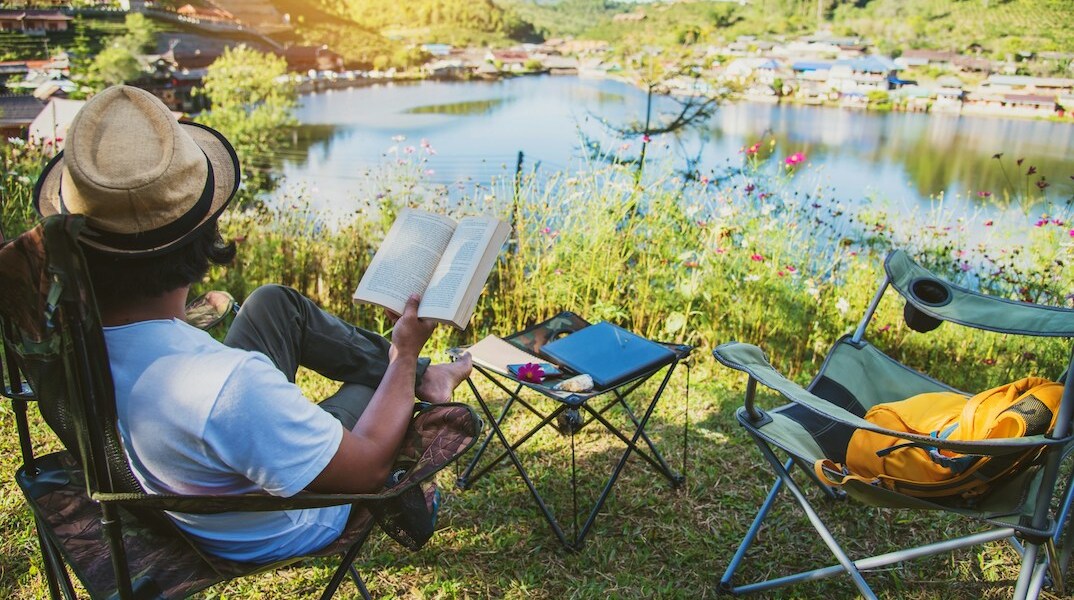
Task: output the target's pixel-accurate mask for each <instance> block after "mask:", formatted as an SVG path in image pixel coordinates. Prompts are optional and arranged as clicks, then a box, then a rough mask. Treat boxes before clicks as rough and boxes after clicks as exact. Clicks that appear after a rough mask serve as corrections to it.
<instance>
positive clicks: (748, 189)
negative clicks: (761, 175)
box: [745, 183, 757, 194]
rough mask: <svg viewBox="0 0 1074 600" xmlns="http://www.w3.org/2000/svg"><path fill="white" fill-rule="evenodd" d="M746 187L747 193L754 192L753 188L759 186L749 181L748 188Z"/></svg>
mask: <svg viewBox="0 0 1074 600" xmlns="http://www.w3.org/2000/svg"><path fill="white" fill-rule="evenodd" d="M745 189H746V193H747V194H752V193H753V190H755V189H757V188H755V187H754V185H753V184H752V183H747V184H746V188H745Z"/></svg>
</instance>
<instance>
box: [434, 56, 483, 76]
mask: <svg viewBox="0 0 1074 600" xmlns="http://www.w3.org/2000/svg"><path fill="white" fill-rule="evenodd" d="M422 70H423V71H424V72H425V76H426V77H428V78H430V79H466V78H467V77H469V76H470V75H471V74H472V73H473V72H474V69H472V68H471V67H469V66H467V65H466V63H465V62H464V61H463V60H462V59H461V58H450V59H441V60H434V61H433V62H430V63H426V64H425V65H424V66H422Z"/></svg>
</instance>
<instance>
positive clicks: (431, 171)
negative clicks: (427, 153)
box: [425, 169, 436, 177]
mask: <svg viewBox="0 0 1074 600" xmlns="http://www.w3.org/2000/svg"><path fill="white" fill-rule="evenodd" d="M433 175H436V171H435V170H434V169H425V176H426V177H432V176H433Z"/></svg>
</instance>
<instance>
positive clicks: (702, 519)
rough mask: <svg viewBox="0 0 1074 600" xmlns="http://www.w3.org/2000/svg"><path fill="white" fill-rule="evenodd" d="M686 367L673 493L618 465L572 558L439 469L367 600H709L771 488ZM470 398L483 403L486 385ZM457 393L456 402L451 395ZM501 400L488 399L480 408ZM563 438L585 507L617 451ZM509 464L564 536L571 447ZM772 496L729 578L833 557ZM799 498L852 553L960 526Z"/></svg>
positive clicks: (827, 592) (716, 386)
mask: <svg viewBox="0 0 1074 600" xmlns="http://www.w3.org/2000/svg"><path fill="white" fill-rule="evenodd" d="M696 359H697V361H698V362H699V363H700V364H699V365H698V366H696V367H695V368H694V369H693V372H692V373H691V385H690V393H689V400H690V401H689V411H688V412H687V403H686V393H685V391H686V390H685V387H684V386H685V371H680V372H679V373H678V374H677V375H676V377H675V378H674V380H673V386H672V387H671V388H670V389H669V390H668V391H667V392H666V393H665V396H664V398H663V402H662V403H661V405H660V406H659V408H658V409H657V411H656V412H655V414H654V416H653V418H652V423H651V425H650V433H651V435H652V437H653V439H654V441H655V442H656V443H657V444H658V445H660V447H661V448H662V449H663V450H664V452H665V453H666V457H667V459H668V460H669V462H670V463H671V465H672V467H673V468H674V469H676V470H679V469H681V467H682V434H683V424H684V419H685V418H686V417H687V416H688V417H689V419H690V421H691V430H690V431H691V433H690V438H689V458H688V463H687V469H686V475H687V483H686V484H685V485H684V486H683V488H681V489H679V490H673V489H671V488H670V487H669V486H668V485H667V484H666V482H665V481H664V480H663V479H662V478H661V477H660V476H658V475H657V474H656V473H655V472H654V471H653V470H652V469H651V468H650V467H649V466H648V465H647V464H646V463H644V462H642V461H641V460H639V459H637V458H632V459H630V461H629V462H628V464H627V466H626V468H625V469H624V471H623V475H622V477H621V478H620V480H619V481H618V482H617V484H616V486H615V488H614V490H613V492H612V494H611V496H610V497H609V499H608V502H607V504H606V505H605V508H604V509H603V510H602V511H601V514H600V515H599V517H598V518H597V520H596V522H595V524H594V526H593V529H592V531H591V532H590V534H589V537H588V539H587V540H586V543H585V545H584V547H583V549H582V550H581V551H580V552H576V553H571V552H567V551H565V550H564V549H563V548H562V547H560V546H559V544H558V542H557V541H556V539H555V537H554V535H553V534H552V531H551V530H550V529H549V527H548V526H547V524H546V523H545V521H544V519H543V518H542V517H541V516H540V515H539V513H538V512H537V509H536V507H535V505H534V504H533V500H532V499H531V497H530V495H529V493H528V491H527V490H526V488H525V487H524V485H523V484H522V482H521V480H520V479H519V477H518V475H517V474H516V473H515V471H514V470H513V469H512V468H511V467H509V466H506V467H502V468H497V469H494V470H493V471H492V472H490V473H489V474H488V475H487V476H486V477H485V478H483V479H481V480H479V481H478V482H476V483H475V484H474V485H473V487H472V488H471V489H469V490H466V491H460V490H458V489H456V488H455V486H454V479H455V476H456V471H457V468H456V467H449V468H448V469H447V470H446V471H445V472H443V473H442V475H441V476H440V478H439V481H440V483H441V485H442V489H443V491H444V492H446V493H445V504H444V508H443V509H442V512H441V515H440V520H439V523H438V525H437V533H436V535H435V536H434V537H433V539H432V541H430V543H429V544H428V545H427V546H426V547H425V548H424V549H422V550H421V551H419V552H416V553H410V552H407V551H405V550H404V549H402V548H401V547H400V546H398V545H397V544H395V543H394V542H392V541H391V540H390V539H388V538H387V537H386V536H384V535H383V534H381V533H379V532H378V533H377V534H375V535H374V536H373V537H372V538H371V539H370V542H369V543H368V544H367V545H366V547H365V548H364V550H363V551H362V553H361V555H360V556H359V560H358V563H357V566H358V569H359V571H360V572H361V573H362V575H363V577H364V578H365V580H366V582H367V584H368V585H369V587H370V590H371V591H372V592H373V595H374V597H378V598H501V597H502V598H519V599H521V598H549V599H551V598H604V597H612V598H619V597H642V598H712V597H715V596H716V589H717V584H718V580H719V577H720V575H721V574H722V572H723V569H724V568H725V567H726V565H727V563H728V561H729V560H730V558H731V555H732V553H733V552H734V550H735V547H736V546H737V543H738V541H739V539H740V538H741V536H742V535H743V534H744V533H745V531H746V529H747V528H748V526H749V523H750V520H751V519H752V516H753V514H754V510H755V509H756V507H757V506H759V505H760V502H761V501H762V500H763V498H764V494H765V492H766V491H767V486H768V485H769V484H770V483H771V479H772V478H771V476H770V475H769V474H768V472H767V471H766V470H765V469H764V466H763V464H762V461H761V458H760V456H759V454H758V453H757V452H756V449H755V447H754V446H753V444H752V442H750V441H749V440H748V439H747V437H746V436H745V434H744V433H743V431H742V430H741V428H739V427H738V426H737V424H736V422H735V420H734V417H733V411H734V409H735V408H736V407H737V406H739V404H740V397H741V388H742V385H743V383H744V382H743V381H742V379H741V378H740V377H738V376H737V375H734V374H731V373H730V372H728V371H724V370H719V369H718V368H716V367H714V366H712V365H711V364H708V363H711V362H712V361H711V358H709V357H708V356H705V353H703V352H699V353H698V354H697V356H696ZM306 385H308V386H309V389H311V390H312V389H322V388H323V386H322V385H319V384H318V382H311V381H306ZM647 391H648V392H651V391H652V390H651V388H650V389H648V390H647ZM483 393H486V394H488V396H487V397H490V398H494V399H495V398H496V394H495V393H491V390H489V389H488V388H487V387H486V388H485V389H484V392H483ZM468 396H469V394H468V393H459V394H458V396H457V399H460V400H467V399H469V398H468ZM501 402H502V399H495V400H492V407H493V410H497V409H498V408H499V406H501ZM538 405H539V406H543V408H545V409H547V408H549V406H547V405H541V403H540V402H538ZM516 417H518V418H517V419H516V420H512V421H511V423H510V425H509V426H508V427H507V432H508V435H509V436H513V437H517V436H519V435H521V434H522V433H524V431H525V430H527V429H528V427H530V426H532V425H533V424H535V422H536V419H535V418H533V417H528V416H526V417H524V416H523V413H521V412H520V413H516ZM617 419H618V420H619V421H620V422H621V419H620V418H618V417H617ZM0 426H2V427H3V428H4V431H6V432H9V435H5V436H4V437H3V438H0V440H2V441H0V451H2V454H0V456H2V458H0V468H2V469H3V471H4V472H5V473H8V474H10V473H13V471H14V469H15V468H16V466H17V464H18V462H19V461H18V460H17V456H18V451H17V441H16V440H15V436H14V424H13V421H12V417H11V415H10V413H9V412H4V413H2V415H0ZM35 433H36V434H38V439H43V438H44V437H45V436H46V434H45V432H44V431H43V427H42V426H41V424H40V423H39V421H38V420H37V419H35ZM575 442H576V452H577V461H578V472H579V505H580V506H582V505H585V506H590V505H592V502H593V501H594V500H595V498H596V497H597V494H598V492H599V488H600V486H601V485H603V482H604V478H605V477H606V476H607V474H608V473H609V472H610V470H611V467H612V465H613V464H614V461H615V460H616V459H617V458H618V456H619V454H620V453H621V452H622V448H623V446H622V445H621V444H620V443H619V442H618V441H617V440H616V439H615V438H614V437H612V436H611V435H609V434H607V433H604V432H601V431H599V430H598V428H596V427H592V428H587V429H584V430H583V431H582V432H580V433H579V434H578V435H577V437H576V440H575ZM52 446H53V444H46V445H43V446H41V447H40V449H41V450H44V449H45V448H49V447H52ZM467 458H469V455H467V456H466V457H464V460H465V459H467ZM522 461H523V464H524V465H525V466H526V468H527V469H528V470H529V473H530V475H531V476H532V477H533V479H534V481H535V482H536V485H537V486H538V489H539V490H541V493H542V494H544V497H545V499H546V501H547V502H548V503H549V505H550V506H551V507H552V508H553V510H554V511H555V512H556V514H557V516H558V517H559V519H560V520H561V522H562V523H563V524H564V526H565V527H568V533H569V532H570V529H569V527H570V525H569V523H570V506H571V494H570V486H569V485H568V482H569V477H568V475H569V466H570V443H569V438H566V437H562V436H560V435H558V434H556V433H554V432H553V431H552V430H551V429H548V430H546V432H545V433H542V434H539V435H538V436H537V437H536V438H535V439H534V440H532V441H531V443H530V444H529V445H527V446H525V447H524V449H523V451H522ZM458 468H461V466H460V467H458ZM0 489H2V493H0V494H2V495H0V498H2V500H0V510H2V513H0V534H2V535H0V540H2V541H0V556H2V557H3V558H2V559H0V569H2V572H3V573H4V577H3V579H2V582H0V595H2V596H3V597H6V598H27V599H29V598H41V597H44V596H45V595H46V594H47V590H46V588H45V586H44V581H43V576H42V574H41V573H40V571H39V570H38V565H39V564H40V563H39V560H40V559H39V558H38V555H37V549H36V539H35V537H34V535H33V532H32V525H31V521H30V518H29V513H28V511H27V509H26V508H25V506H24V504H23V502H22V498H21V495H20V493H19V491H18V489H17V488H16V486H15V485H14V483H13V482H12V480H11V477H10V476H7V477H4V478H3V483H2V487H0ZM784 494H785V495H784V497H783V500H784V502H783V503H782V504H781V505H780V507H779V508H777V509H776V510H775V511H774V512H773V513H772V516H771V517H770V521H769V524H768V525H767V526H766V527H765V528H763V529H762V530H761V534H760V539H759V541H758V544H757V545H756V546H755V548H754V550H753V551H751V553H750V554H749V561H748V562H747V563H746V564H745V565H743V567H742V568H741V570H740V574H741V578H740V579H739V581H750V580H754V579H757V578H760V577H766V576H771V575H777V574H785V573H789V572H791V570H792V569H798V568H806V567H814V566H826V565H827V564H830V563H831V562H832V559H831V556H830V554H829V553H828V552H827V550H826V549H825V548H824V546H823V544H822V543H821V542H820V541H819V540H818V539H817V537H816V535H815V534H814V533H813V530H812V529H811V528H810V526H809V525H808V523H807V522H806V521H805V518H804V516H803V515H802V513H801V512H800V511H799V510H797V509H795V508H792V504H793V503H792V501H791V500H790V497H789V496H788V495H786V493H784ZM811 498H812V499H815V500H817V501H818V505H819V506H820V507H821V510H822V513H823V514H824V515H825V517H826V518H827V519H829V521H830V522H831V523H834V524H835V526H834V527H833V531H834V533H835V535H836V537H837V539H839V540H840V541H842V542H843V543H845V544H846V547H847V549H848V551H849V552H851V554H852V555H854V556H863V555H865V554H866V553H870V554H871V553H876V552H885V551H890V550H893V549H895V548H897V547H898V546H899V545H901V544H906V543H923V542H925V541H927V540H931V539H933V537H932V536H934V535H937V534H939V533H952V534H953V533H962V532H968V531H970V530H971V528H970V527H967V526H966V525H965V524H963V523H960V522H958V521H955V520H953V519H950V518H946V517H939V516H932V515H925V516H922V515H918V514H914V513H910V512H906V511H889V510H878V509H867V508H862V507H861V506H859V505H855V504H852V503H850V502H830V501H826V500H823V499H820V498H819V496H818V495H817V494H816V493H811ZM1015 564H1016V563H1015V558H1014V553H1013V551H1011V550H1010V549H1008V548H1006V547H1005V546H1003V545H999V544H994V545H990V546H987V547H984V548H982V549H979V550H967V551H960V552H958V553H955V554H954V555H950V556H941V557H935V558H929V559H921V560H917V561H912V562H910V563H909V564H908V565H906V566H904V567H900V568H893V569H891V570H885V571H882V572H878V573H872V574H867V575H866V578H867V580H868V581H869V582H870V583H871V584H873V585H874V586H875V587H876V588H877V591H878V593H880V595H881V596H882V597H885V598H966V599H970V598H974V599H975V598H1003V597H1009V596H1010V593H1011V583H1010V581H1009V580H1010V579H1012V578H1013V577H1014V576H1015V573H1016V571H1015V568H1014V565H1015ZM333 568H334V563H333V562H332V561H327V560H326V561H314V562H310V563H307V564H303V565H302V566H298V567H293V568H288V569H284V570H281V571H277V572H275V573H270V574H265V575H261V576H258V577H254V578H251V579H248V580H240V581H235V582H231V583H227V584H221V585H220V586H217V587H215V588H211V589H210V590H209V591H207V592H205V593H204V594H203V595H202V596H201V597H204V598H258V597H265V598H284V597H310V596H313V595H314V594H315V593H316V592H317V590H318V589H319V588H320V587H322V586H323V585H324V584H325V583H326V582H327V580H328V578H329V577H330V576H331V571H332V569H333ZM349 585H350V584H349V583H344V588H343V593H341V594H340V597H349V596H350V595H351V594H352V592H353V588H352V587H348V586H349ZM853 593H854V590H853V588H852V587H851V586H850V584H849V583H848V582H847V581H846V579H845V578H836V579H832V580H828V581H827V582H822V583H809V584H803V585H799V586H795V587H793V588H789V589H785V590H782V591H781V592H779V593H778V594H773V596H774V597H787V598H815V597H820V596H827V597H836V598H842V597H851V596H852V595H853ZM1046 597H1047V596H1046Z"/></svg>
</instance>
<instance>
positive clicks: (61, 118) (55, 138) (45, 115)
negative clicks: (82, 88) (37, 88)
mask: <svg viewBox="0 0 1074 600" xmlns="http://www.w3.org/2000/svg"><path fill="white" fill-rule="evenodd" d="M85 103H86V101H85V100H68V99H67V98H52V99H50V100H49V101H48V104H46V105H45V106H44V108H42V109H41V112H40V113H38V115H37V116H36V117H35V118H34V120H33V122H31V123H30V127H29V130H28V132H27V140H28V141H29V142H30V143H31V144H33V145H35V146H40V147H41V148H43V149H44V150H45V151H46V152H49V153H50V154H55V153H57V152H59V151H60V150H63V142H64V140H65V139H66V138H67V128H68V126H70V125H71V121H73V120H74V118H75V115H76V114H78V111H79V110H81V109H82V106H83V105H84V104H85Z"/></svg>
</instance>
